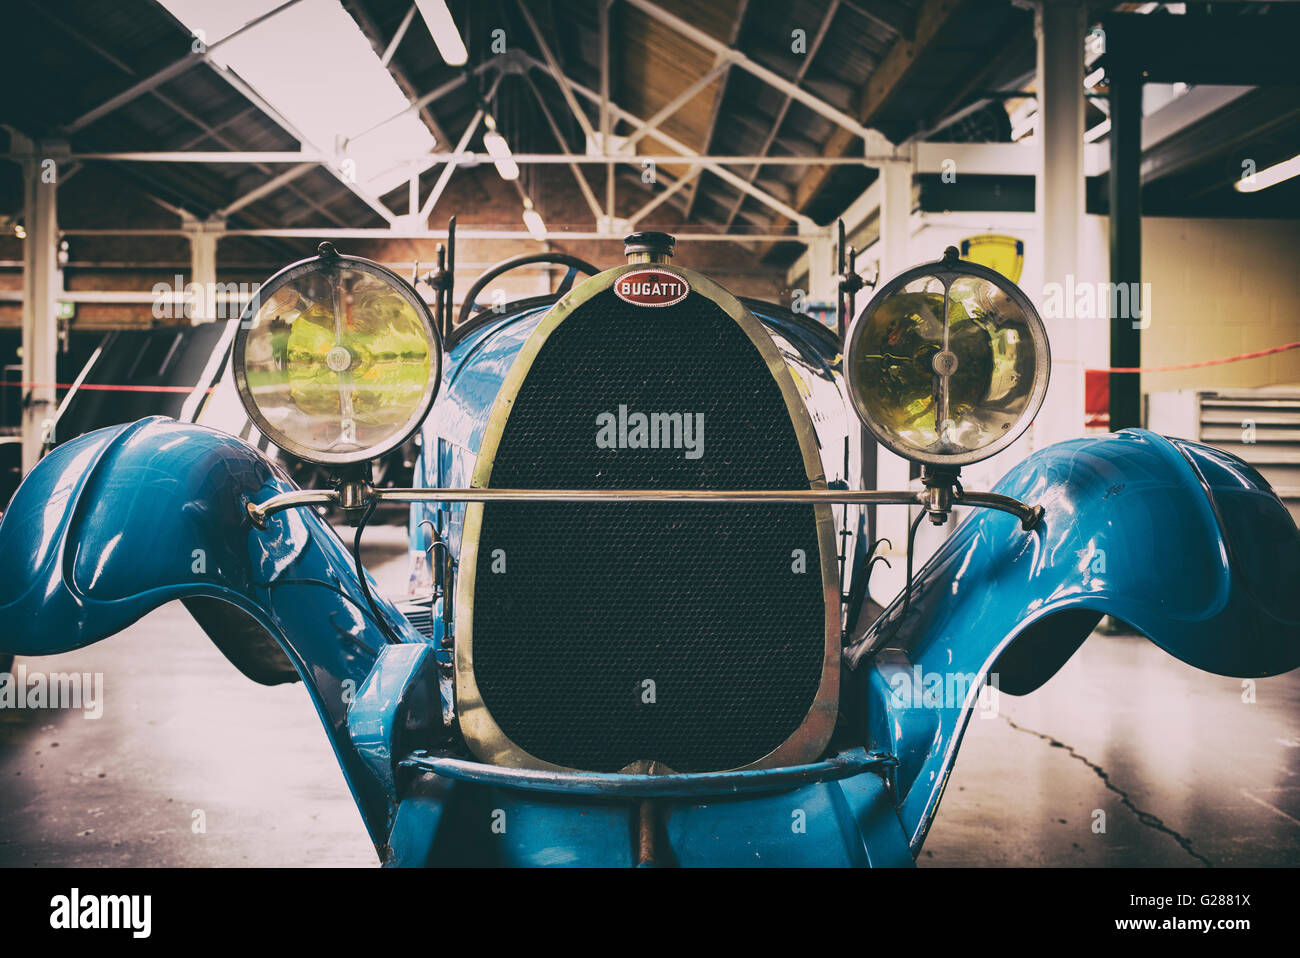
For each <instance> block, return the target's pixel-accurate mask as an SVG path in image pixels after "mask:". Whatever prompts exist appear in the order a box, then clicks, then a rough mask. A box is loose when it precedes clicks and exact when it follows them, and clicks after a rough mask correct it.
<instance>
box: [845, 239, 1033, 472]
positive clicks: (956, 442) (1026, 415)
mask: <svg viewBox="0 0 1300 958" xmlns="http://www.w3.org/2000/svg"><path fill="white" fill-rule="evenodd" d="M1050 368H1051V353H1050V351H1049V349H1048V345H1047V331H1046V330H1045V329H1044V328H1043V321H1042V320H1041V319H1040V318H1039V316H1038V312H1037V311H1036V310H1035V309H1034V306H1033V304H1032V303H1031V302H1030V301H1029V299H1028V297H1026V296H1025V294H1024V293H1023V292H1021V291H1020V289H1019V287H1017V286H1016V285H1015V284H1014V283H1012V282H1011V281H1010V280H1008V279H1007V278H1006V277H1004V276H1002V275H1001V274H999V273H996V272H994V271H993V270H991V269H988V268H986V267H983V266H979V265H977V264H975V263H968V262H964V261H962V260H960V259H958V258H957V251H956V250H955V249H952V248H949V250H948V251H947V253H946V254H945V255H944V258H943V259H942V260H940V261H938V262H936V263H928V264H925V265H922V266H917V267H914V268H913V269H910V270H907V271H906V272H904V273H902V274H900V275H899V276H897V277H895V278H894V279H893V280H891V281H890V282H889V283H887V284H886V285H885V286H883V287H882V288H881V289H880V290H879V291H878V292H877V293H876V294H875V295H874V296H873V297H872V298H871V302H869V303H868V304H867V306H866V308H865V309H864V310H863V311H862V312H861V314H859V315H858V317H857V319H856V320H854V322H853V325H852V326H851V327H850V329H849V334H848V340H847V344H846V346H845V350H844V373H845V378H846V380H847V383H848V390H849V397H850V399H851V400H852V402H853V406H854V408H855V409H856V410H857V413H858V416H859V417H860V418H861V419H862V421H863V423H865V424H866V426H867V428H868V429H869V430H871V432H872V433H873V434H874V435H875V437H876V438H877V439H878V440H879V441H880V442H881V443H882V444H883V445H884V446H886V447H887V448H889V449H891V450H893V451H894V452H896V453H898V454H899V455H900V456H903V457H905V458H907V459H913V460H916V461H918V462H923V463H926V464H929V465H934V466H952V467H956V466H962V465H966V464H967V463H972V462H978V461H979V460H981V459H986V458H988V457H989V456H991V455H993V454H994V453H996V452H998V451H1000V450H1002V449H1005V448H1006V447H1007V446H1009V445H1010V444H1011V443H1013V442H1014V441H1015V440H1016V439H1017V438H1018V437H1019V436H1020V434H1021V433H1023V432H1024V431H1025V429H1027V428H1028V426H1029V424H1030V422H1032V421H1033V418H1034V415H1035V414H1036V413H1037V412H1038V408H1039V407H1040V406H1041V405H1042V404H1043V397H1044V395H1046V393H1047V378H1048V373H1049V370H1050Z"/></svg>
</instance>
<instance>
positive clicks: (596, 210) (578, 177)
mask: <svg viewBox="0 0 1300 958" xmlns="http://www.w3.org/2000/svg"><path fill="white" fill-rule="evenodd" d="M521 75H522V76H523V78H524V82H525V83H527V84H528V89H530V90H532V92H533V98H534V99H536V100H537V105H538V106H539V107H541V110H542V116H543V117H544V118H545V119H546V125H547V126H549V127H550V128H551V135H552V136H553V137H555V142H556V143H557V144H558V145H559V146H560V148H561V149H564V148H565V146H566V144H565V142H564V132H563V131H562V130H561V129H560V124H559V123H558V122H556V119H555V114H553V113H552V112H551V108H550V107H549V106H547V105H546V100H545V99H543V97H542V91H541V90H539V89H537V84H536V83H534V82H533V78H532V77H531V76H530V75H529V74H528V73H527V72H524V73H523V74H521ZM604 135H605V134H604V132H603V131H602V133H601V136H602V137H603V136H604ZM612 167H613V164H607V166H606V168H607V169H612ZM569 170H570V171H571V172H572V173H573V179H574V181H575V182H576V183H577V184H578V190H579V192H581V193H582V198H583V199H584V200H586V201H587V208H588V209H590V210H591V215H592V216H593V217H595V219H596V222H598V223H599V222H600V218H601V217H602V216H604V215H606V214H605V212H604V211H603V210H601V208H600V201H599V200H597V199H596V194H595V192H594V191H593V190H592V188H591V184H590V183H588V182H587V176H586V174H585V173H583V172H582V167H581V166H579V165H578V164H577V163H576V162H573V161H570V162H569ZM607 175H608V174H607Z"/></svg>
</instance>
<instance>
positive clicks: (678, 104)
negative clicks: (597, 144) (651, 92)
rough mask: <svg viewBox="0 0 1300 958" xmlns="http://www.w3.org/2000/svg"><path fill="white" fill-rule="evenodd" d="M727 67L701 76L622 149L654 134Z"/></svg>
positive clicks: (723, 65)
mask: <svg viewBox="0 0 1300 958" xmlns="http://www.w3.org/2000/svg"><path fill="white" fill-rule="evenodd" d="M729 66H730V64H729V63H727V62H725V61H724V62H722V63H719V64H716V65H715V66H714V67H713V69H711V70H709V71H708V72H707V73H705V74H703V75H702V76H701V77H700V78H699V79H697V80H696V81H695V82H694V83H692V84H691V85H690V86H688V87H687V88H686V89H685V90H683V91H682V92H681V93H679V94H677V96H675V97H673V98H672V99H671V100H669V101H668V102H667V103H665V104H664V105H663V106H662V107H661V108H660V109H659V111H658V112H657V113H655V115H654V116H652V117H650V119H648V120H646V121H645V126H643V127H641V129H639V130H637V131H636V132H635V133H633V134H632V135H631V136H629V137H628V138H627V142H626V143H624V144H623V146H624V148H626V149H631V148H632V147H633V146H635V145H636V144H637V143H639V142H640V141H641V139H642V138H643V137H646V136H650V135H652V134H654V133H656V132H657V131H658V130H659V125H660V124H661V123H663V122H664V120H666V119H668V118H669V117H670V116H672V115H673V114H674V113H676V112H677V111H678V110H680V109H681V108H682V107H684V106H685V105H686V104H687V103H690V102H691V100H693V99H695V97H696V96H698V95H699V93H700V91H702V90H703V89H704V88H705V87H706V86H708V85H709V84H710V83H712V82H713V81H714V80H716V79H717V78H718V77H720V76H721V75H722V74H723V73H725V72H726V70H727V69H728V67H729ZM705 149H708V144H707V143H706V144H705Z"/></svg>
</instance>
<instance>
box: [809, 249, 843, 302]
mask: <svg viewBox="0 0 1300 958" xmlns="http://www.w3.org/2000/svg"><path fill="white" fill-rule="evenodd" d="M807 241H808V300H809V302H811V303H816V304H817V305H819V306H821V305H826V304H834V302H835V297H836V294H837V293H838V287H837V284H836V282H835V274H836V268H835V237H834V236H832V235H831V233H830V231H829V230H827V231H825V232H823V233H821V234H820V235H817V236H811V237H807Z"/></svg>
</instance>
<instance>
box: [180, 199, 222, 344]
mask: <svg viewBox="0 0 1300 958" xmlns="http://www.w3.org/2000/svg"><path fill="white" fill-rule="evenodd" d="M225 227H226V224H225V221H224V220H208V221H207V222H200V221H199V220H191V221H189V222H187V223H186V224H185V232H186V233H187V234H188V235H189V240H190V285H191V287H192V288H193V290H194V299H193V303H194V309H193V311H192V312H191V313H190V323H191V324H192V325H195V326H198V325H199V324H200V323H210V322H212V321H213V320H214V319H216V318H217V315H218V314H217V302H216V295H215V294H216V288H217V240H218V239H219V238H220V236H221V234H222V233H223V232H224V231H225ZM223 308H224V305H223Z"/></svg>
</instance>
